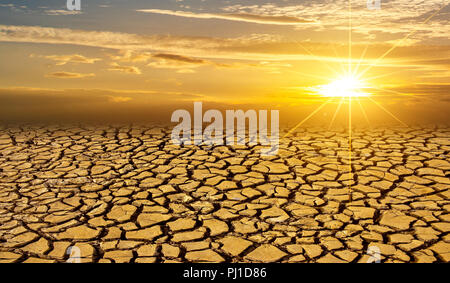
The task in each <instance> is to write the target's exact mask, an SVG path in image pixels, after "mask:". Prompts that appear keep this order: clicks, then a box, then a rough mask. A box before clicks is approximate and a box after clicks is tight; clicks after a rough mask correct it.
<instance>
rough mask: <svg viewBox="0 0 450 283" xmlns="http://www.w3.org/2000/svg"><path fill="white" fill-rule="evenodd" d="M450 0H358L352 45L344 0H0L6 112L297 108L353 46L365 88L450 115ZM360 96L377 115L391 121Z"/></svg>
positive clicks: (400, 110)
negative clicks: (74, 7) (200, 105)
mask: <svg viewBox="0 0 450 283" xmlns="http://www.w3.org/2000/svg"><path fill="white" fill-rule="evenodd" d="M446 4H449V1H445V0H426V1H422V0H394V1H389V0H382V9H381V10H369V9H368V8H367V6H366V0H353V1H351V15H352V16H351V27H352V32H351V51H350V49H349V24H350V21H349V15H350V7H349V1H348V0H334V1H331V0H317V1H313V0H311V1H303V0H295V1H291V0H282V1H281V0H280V1H275V0H272V1H265V0H258V1H256V0H241V1H218V0H151V1H136V0H131V1H115V0H111V1H103V0H99V1H87V0H81V11H79V12H72V11H68V10H67V9H66V0H51V1H36V0H34V1H12V0H0V103H1V106H0V110H1V115H0V116H1V118H2V119H12V120H14V119H18V120H20V119H21V118H24V117H41V116H46V115H50V114H51V113H55V115H56V114H60V115H64V114H67V115H69V114H75V113H77V115H81V113H93V112H97V113H106V112H107V113H109V115H111V116H114V115H115V114H114V113H112V112H116V113H117V115H119V113H120V115H126V114H127V113H129V114H130V115H133V114H136V113H138V112H139V113H142V115H145V114H144V113H147V112H148V113H153V114H154V113H160V112H161V111H162V109H172V108H177V107H179V106H180V107H181V106H182V105H188V104H191V103H192V102H194V101H203V102H205V103H206V104H207V105H208V103H209V105H210V106H211V107H216V106H217V107H225V108H226V107H234V108H237V109H238V108H239V107H240V106H242V107H244V108H245V107H253V108H255V107H260V108H264V109H268V108H272V109H280V111H281V116H282V117H283V113H286V114H285V117H287V116H289V119H294V118H296V116H295V115H298V120H301V119H302V117H305V116H307V115H308V114H309V113H310V112H311V111H312V110H314V109H315V108H317V107H318V106H319V105H320V104H321V103H323V102H324V100H325V99H328V98H324V97H323V93H321V91H320V89H323V86H324V85H329V84H330V83H331V84H332V83H333V81H335V80H336V79H338V78H339V77H341V76H343V75H345V74H346V72H348V62H349V54H350V53H351V57H352V60H351V62H352V64H351V69H352V72H355V74H361V78H360V80H361V81H363V84H364V91H365V92H367V93H369V94H370V97H371V99H373V100H376V101H378V102H379V103H380V104H381V105H384V107H385V108H386V109H389V110H390V111H392V113H395V114H396V115H397V116H398V117H399V118H401V119H402V120H403V119H404V120H405V121H408V120H411V121H413V120H414V122H418V120H423V121H432V122H447V120H448V111H449V110H450V92H449V91H450V79H449V77H450V25H449V22H450V5H448V6H446ZM436 12H437V13H436ZM408 35H409V36H408ZM402 39H403V40H402ZM392 47H395V48H392ZM390 49H392V50H391V51H390V52H389V53H388V54H387V53H386V52H387V51H389V50H390ZM384 54H385V55H386V56H384V57H381V58H380V56H383V55H384ZM379 58H380V59H379ZM371 66H372V67H371ZM332 86H333V84H332ZM358 100H360V102H361V103H362V106H363V107H364V108H365V109H366V111H367V114H368V116H369V118H372V119H373V118H374V117H381V116H386V117H388V119H391V120H390V121H391V122H392V123H395V122H396V121H395V120H393V119H392V117H389V115H387V114H386V113H385V112H383V111H381V110H380V108H379V107H377V106H376V104H375V103H374V102H372V101H371V100H369V99H367V98H363V97H362V98H360V99H358ZM338 103H339V98H338V99H335V100H333V101H332V102H331V104H330V105H329V107H328V108H327V109H325V110H324V111H325V112H324V113H328V114H326V115H328V117H329V116H330V115H333V112H334V111H335V109H336V105H337V104H338ZM355 105H358V104H355ZM357 107H358V108H355V112H356V111H357V110H358V109H359V106H357ZM283 111H285V112H283ZM327 111H328V112H327ZM72 112H73V113H72ZM131 112H132V113H131ZM166 112H167V111H164V113H165V114H167V113H166ZM164 113H163V114H164ZM169 114H170V113H169ZM30 115H31V116H30ZM33 115H34V116H33ZM149 115H150V114H149ZM155 115H156V114H155ZM324 115H325V114H324ZM355 115H357V114H355ZM50 116H51V115H50ZM52 117H53V116H52ZM54 117H57V115H56V116H54ZM320 117H322V119H325V118H324V117H323V116H320ZM413 118H414V119H413Z"/></svg>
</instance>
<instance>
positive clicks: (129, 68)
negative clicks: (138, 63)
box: [108, 63, 142, 75]
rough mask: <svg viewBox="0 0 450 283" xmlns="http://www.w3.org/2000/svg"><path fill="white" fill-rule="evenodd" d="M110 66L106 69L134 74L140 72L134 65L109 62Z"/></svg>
mask: <svg viewBox="0 0 450 283" xmlns="http://www.w3.org/2000/svg"><path fill="white" fill-rule="evenodd" d="M110 66H111V68H109V69H108V70H110V71H119V72H123V73H128V74H135V75H140V74H142V73H141V70H140V69H139V68H138V67H135V66H121V65H119V64H117V63H111V65H110Z"/></svg>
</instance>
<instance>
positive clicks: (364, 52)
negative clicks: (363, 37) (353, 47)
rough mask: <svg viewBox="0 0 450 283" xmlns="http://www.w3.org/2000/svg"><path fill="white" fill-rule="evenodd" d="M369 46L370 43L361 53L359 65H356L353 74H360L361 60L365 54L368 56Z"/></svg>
mask: <svg viewBox="0 0 450 283" xmlns="http://www.w3.org/2000/svg"><path fill="white" fill-rule="evenodd" d="M368 48H369V45H366V47H365V48H364V50H363V52H362V54H361V57H360V58H359V61H358V65H356V68H355V70H354V71H353V76H354V77H356V75H357V74H358V70H359V67H360V66H361V62H362V61H363V60H364V56H366V53H367V49H368Z"/></svg>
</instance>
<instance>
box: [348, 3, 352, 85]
mask: <svg viewBox="0 0 450 283" xmlns="http://www.w3.org/2000/svg"><path fill="white" fill-rule="evenodd" d="M348 11H349V17H348V76H350V75H351V73H352V1H351V0H349V1H348Z"/></svg>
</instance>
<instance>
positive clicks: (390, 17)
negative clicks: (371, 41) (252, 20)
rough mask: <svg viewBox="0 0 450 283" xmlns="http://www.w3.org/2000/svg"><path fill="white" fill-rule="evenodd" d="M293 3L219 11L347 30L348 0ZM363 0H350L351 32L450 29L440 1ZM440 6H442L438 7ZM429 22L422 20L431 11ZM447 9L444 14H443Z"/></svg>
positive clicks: (435, 33)
mask: <svg viewBox="0 0 450 283" xmlns="http://www.w3.org/2000/svg"><path fill="white" fill-rule="evenodd" d="M302 2H303V3H299V4H297V5H288V6H282V5H277V4H272V3H270V4H263V5H231V6H227V7H224V8H223V9H222V10H223V11H224V12H226V13H249V14H257V15H273V16H280V15H283V16H287V17H294V18H295V17H301V18H306V19H311V20H313V21H316V22H317V23H318V24H317V25H297V26H295V28H296V29H309V28H313V29H315V31H324V30H327V31H332V30H347V29H348V21H349V10H348V3H349V1H348V0H317V1H302ZM366 2H367V1H352V13H351V15H352V20H353V22H354V26H353V31H354V32H355V33H361V34H365V35H367V36H375V34H374V33H377V34H397V33H403V34H405V35H406V34H408V33H410V32H411V31H413V30H415V31H416V34H415V37H420V39H422V40H423V39H429V38H435V37H438V38H444V39H447V38H448V34H449V32H450V26H449V22H450V20H449V17H448V3H446V1H443V0H427V1H423V0H396V1H382V9H381V10H378V11H377V10H369V9H368V8H367V3H366ZM444 7H446V8H444ZM441 8H444V9H442V10H440V9H441ZM439 10H440V13H439V14H437V15H435V16H434V17H433V18H432V19H431V20H430V21H428V22H427V23H424V22H425V21H426V19H427V18H428V17H429V16H431V15H432V14H433V13H434V12H436V11H439ZM446 11H447V14H446Z"/></svg>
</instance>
